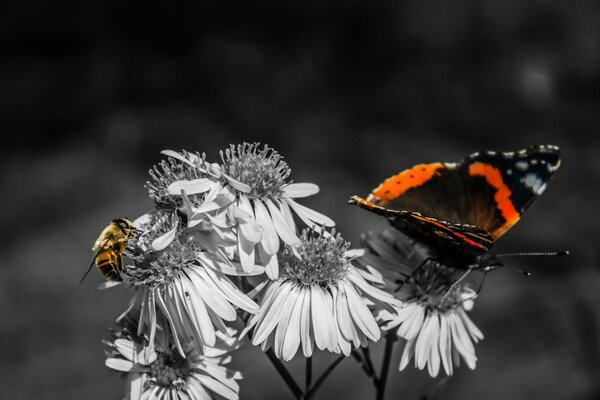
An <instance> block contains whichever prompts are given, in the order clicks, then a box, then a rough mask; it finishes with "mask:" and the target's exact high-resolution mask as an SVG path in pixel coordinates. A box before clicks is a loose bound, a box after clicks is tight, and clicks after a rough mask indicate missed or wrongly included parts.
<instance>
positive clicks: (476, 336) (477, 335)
mask: <svg viewBox="0 0 600 400" xmlns="http://www.w3.org/2000/svg"><path fill="white" fill-rule="evenodd" d="M458 315H460V319H461V320H462V321H463V322H464V324H465V327H466V328H467V331H468V332H469V334H470V335H471V337H472V338H473V341H474V342H475V343H477V342H478V341H480V340H481V339H483V332H481V331H480V330H479V328H478V327H477V326H476V325H475V324H474V323H473V321H471V318H469V316H468V315H467V313H466V312H464V310H460V309H459V310H458Z"/></svg>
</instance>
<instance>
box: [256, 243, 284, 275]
mask: <svg viewBox="0 0 600 400" xmlns="http://www.w3.org/2000/svg"><path fill="white" fill-rule="evenodd" d="M258 253H259V257H260V259H261V261H262V263H263V264H264V266H265V272H266V274H267V276H268V277H269V279H271V280H276V279H277V278H278V277H279V261H278V260H277V254H272V255H270V254H267V253H266V252H265V250H264V249H263V247H262V244H260V245H259V246H258Z"/></svg>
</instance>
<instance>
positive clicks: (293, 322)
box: [281, 288, 304, 361]
mask: <svg viewBox="0 0 600 400" xmlns="http://www.w3.org/2000/svg"><path fill="white" fill-rule="evenodd" d="M299 290H300V293H298V295H297V296H296V301H295V302H294V308H293V310H292V313H291V315H290V318H289V321H288V327H287V330H286V331H285V338H284V340H283V348H282V350H281V355H282V356H283V360H284V361H289V360H291V359H292V358H294V355H295V354H296V351H297V350H298V346H299V345H300V319H301V315H302V306H303V303H304V293H303V289H302V288H300V289H299Z"/></svg>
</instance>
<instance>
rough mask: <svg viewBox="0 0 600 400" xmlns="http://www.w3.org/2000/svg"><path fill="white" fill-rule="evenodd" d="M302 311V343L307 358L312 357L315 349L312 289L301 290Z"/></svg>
mask: <svg viewBox="0 0 600 400" xmlns="http://www.w3.org/2000/svg"><path fill="white" fill-rule="evenodd" d="M300 295H301V296H302V297H303V299H302V310H301V311H300V341H301V342H302V353H303V354H304V356H305V357H310V356H312V353H313V348H314V335H313V333H312V323H311V315H310V314H311V313H310V310H311V306H310V296H311V295H310V289H308V288H304V287H303V288H301V291H300Z"/></svg>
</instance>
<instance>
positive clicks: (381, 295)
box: [348, 266, 404, 307]
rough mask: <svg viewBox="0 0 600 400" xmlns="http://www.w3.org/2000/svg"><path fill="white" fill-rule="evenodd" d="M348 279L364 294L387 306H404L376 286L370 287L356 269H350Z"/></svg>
mask: <svg viewBox="0 0 600 400" xmlns="http://www.w3.org/2000/svg"><path fill="white" fill-rule="evenodd" d="M348 279H349V280H350V281H351V282H352V283H354V284H355V285H356V286H358V288H359V289H360V290H362V292H363V293H364V294H366V295H367V296H370V297H372V298H374V299H377V300H379V301H381V302H383V303H385V304H389V305H394V306H396V307H402V305H403V304H404V303H403V302H402V301H400V300H398V299H396V298H394V296H392V295H391V294H389V293H387V292H384V291H383V290H381V289H377V288H376V287H375V286H372V285H370V284H369V283H368V282H367V281H365V279H364V278H363V277H362V276H361V275H360V274H359V273H358V272H357V271H356V269H355V268H354V267H352V266H351V267H349V268H348Z"/></svg>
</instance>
